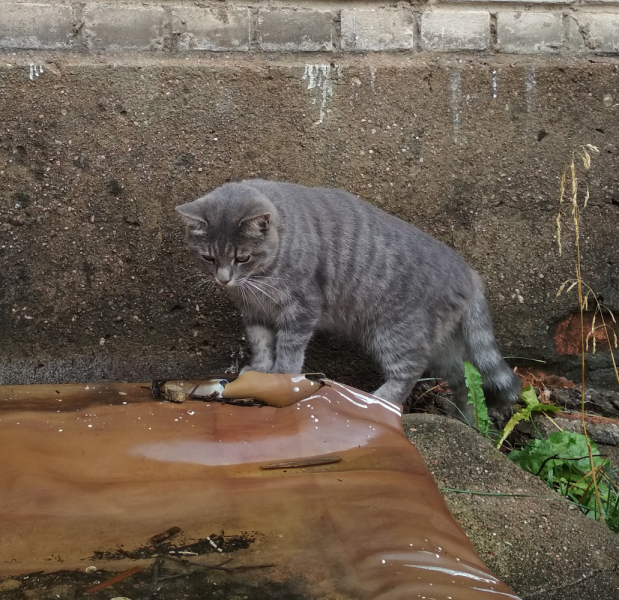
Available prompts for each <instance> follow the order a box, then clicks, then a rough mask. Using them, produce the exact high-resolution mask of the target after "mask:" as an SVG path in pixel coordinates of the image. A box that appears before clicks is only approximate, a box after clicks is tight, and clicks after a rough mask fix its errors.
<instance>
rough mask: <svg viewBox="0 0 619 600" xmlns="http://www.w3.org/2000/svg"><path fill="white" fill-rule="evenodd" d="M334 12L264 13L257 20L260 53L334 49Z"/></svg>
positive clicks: (278, 11)
mask: <svg viewBox="0 0 619 600" xmlns="http://www.w3.org/2000/svg"><path fill="white" fill-rule="evenodd" d="M333 17H334V15H333V13H331V12H326V11H309V10H288V9H273V10H261V11H260V13H259V17H258V23H259V26H260V33H259V36H258V46H259V48H260V49H261V50H272V51H278V50H291V51H295V50H296V51H301V52H308V51H313V52H316V51H320V50H333V36H332V33H331V26H332V23H333Z"/></svg>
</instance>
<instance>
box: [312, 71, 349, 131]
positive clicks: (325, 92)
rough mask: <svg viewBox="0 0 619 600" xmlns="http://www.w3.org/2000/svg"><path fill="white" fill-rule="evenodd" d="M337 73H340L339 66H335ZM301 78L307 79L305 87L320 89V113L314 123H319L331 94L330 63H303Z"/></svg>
mask: <svg viewBox="0 0 619 600" xmlns="http://www.w3.org/2000/svg"><path fill="white" fill-rule="evenodd" d="M337 75H338V76H340V75H341V68H340V67H338V68H337ZM302 79H303V80H307V89H308V90H313V89H318V90H321V91H322V93H321V95H320V113H319V118H318V121H316V122H315V123H314V125H320V124H321V123H322V122H323V121H324V119H325V113H326V107H327V101H328V100H329V99H330V98H331V96H333V82H332V81H331V65H305V70H304V72H303V77H302Z"/></svg>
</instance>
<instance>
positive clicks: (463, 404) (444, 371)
mask: <svg viewBox="0 0 619 600" xmlns="http://www.w3.org/2000/svg"><path fill="white" fill-rule="evenodd" d="M465 360H466V346H465V343H464V337H463V336H462V332H461V330H460V328H459V327H458V328H456V329H455V330H454V331H453V332H452V334H451V335H449V336H448V337H447V338H446V339H445V340H444V341H443V342H442V343H440V344H439V345H438V346H437V347H436V348H435V349H434V352H433V353H432V357H431V359H430V364H429V366H428V371H429V372H430V374H431V375H433V376H434V377H440V378H441V379H444V380H445V381H446V382H447V384H448V385H449V389H450V390H451V392H452V394H453V397H454V407H453V411H452V414H453V416H455V417H456V418H458V419H460V420H461V421H464V422H465V423H468V424H469V425H473V424H474V422H475V418H474V409H473V406H472V405H471V404H469V403H468V399H469V396H468V389H467V387H466V382H465V379H464V361H465Z"/></svg>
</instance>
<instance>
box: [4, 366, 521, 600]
mask: <svg viewBox="0 0 619 600" xmlns="http://www.w3.org/2000/svg"><path fill="white" fill-rule="evenodd" d="M240 379H241V378H239V380H237V381H239V382H240ZM241 383H242V382H241ZM263 383H264V382H263ZM278 385H279V384H278ZM296 387H298V386H296V385H295V388H296ZM244 393H246V392H244ZM294 393H295V394H297V393H298V392H296V391H295V392H294ZM299 393H300V392H299ZM267 395H268V394H267ZM301 395H303V396H304V397H302V398H299V397H295V398H294V400H296V402H295V403H294V404H290V405H288V406H284V407H282V408H275V407H271V406H236V405H229V404H221V403H216V402H202V401H194V400H186V401H185V402H183V403H181V404H174V403H167V402H162V401H160V400H155V399H153V398H152V395H151V390H150V385H149V384H94V385H93V384H89V385H70V386H53V385H49V386H13V387H11V386H6V387H0V456H2V461H0V479H1V481H2V482H3V485H2V487H1V488H0V542H1V543H0V577H2V576H4V577H7V578H9V579H6V580H5V581H4V582H0V590H5V591H3V592H2V598H3V599H4V598H7V599H8V600H21V599H22V598H33V599H35V600H36V598H38V597H40V598H48V597H59V598H61V599H64V598H75V597H79V596H80V595H81V594H85V597H91V598H94V599H95V600H98V599H99V598H101V599H104V598H105V599H106V600H107V599H109V598H112V597H128V598H131V599H132V600H135V599H137V598H152V599H153V600H154V599H157V598H159V599H164V600H165V599H168V598H169V599H170V600H172V599H174V600H176V599H180V598H185V597H186V598H200V599H205V598H223V599H226V600H228V599H229V600H232V599H233V598H234V599H237V600H240V599H243V598H245V597H247V598H248V599H249V598H251V599H252V600H256V599H257V598H280V597H281V598H287V599H289V600H290V599H296V598H299V599H302V598H303V599H311V598H329V599H330V600H337V599H340V598H341V599H347V598H368V599H373V600H379V599H380V600H398V599H404V598H406V599H407V600H409V599H415V598H423V597H426V598H434V599H435V600H448V599H450V598H457V599H458V600H469V599H478V598H495V599H500V598H502V599H505V598H516V596H515V595H513V592H511V590H510V589H509V588H508V587H507V586H505V585H504V584H503V583H501V582H500V581H498V580H497V579H496V578H495V577H494V576H493V575H492V574H491V573H489V571H488V570H487V569H486V567H485V566H484V564H483V562H482V561H481V559H480V558H479V556H478V555H477V554H476V552H475V550H474V549H473V547H472V545H471V544H470V542H469V541H468V539H467V538H466V536H465V535H464V533H463V532H462V530H461V529H460V527H459V526H458V525H457V523H456V522H455V520H454V519H453V517H452V516H451V514H450V513H449V511H448V510H447V508H446V505H445V503H444V501H443V499H442V497H441V495H440V493H439V491H438V489H437V487H436V485H435V483H434V481H433V479H432V477H431V475H430V473H429V471H428V470H427V468H426V466H425V465H424V463H423V461H422V459H421V457H420V455H419V454H418V453H417V451H416V450H415V448H414V447H413V446H412V445H411V444H410V443H409V442H408V440H407V439H406V438H405V436H404V434H403V432H402V425H401V417H400V408H399V407H396V406H394V405H392V404H390V403H388V402H385V401H382V400H380V399H378V398H376V397H374V396H371V395H368V394H364V393H362V392H359V391H357V390H353V389H352V388H349V387H346V386H342V385H340V384H337V383H334V382H326V384H325V385H315V386H314V385H312V386H308V391H307V393H305V394H301ZM284 404H285V402H284ZM170 528H178V529H179V530H180V531H177V532H176V535H174V536H173V537H171V538H170V539H166V540H165V541H161V542H160V543H158V544H153V543H152V542H151V541H150V540H151V538H153V536H156V535H157V534H160V533H161V532H164V531H166V530H168V529H170ZM174 531H176V529H174ZM209 540H210V541H211V542H212V543H211V542H209ZM232 540H235V542H234V543H233V542H232ZM241 540H244V541H243V542H241ZM153 549H154V550H153ZM171 552H172V553H171ZM182 553H185V554H182ZM164 557H166V558H164ZM228 558H231V559H232V560H230V561H227V562H226V563H225V564H222V561H224V560H227V559H228ZM194 563H197V564H194ZM218 564H219V565H220V568H213V567H216V565H218ZM87 567H95V568H96V571H93V572H91V573H86V571H85V570H86V568H87ZM137 567H139V568H140V569H141V570H140V571H138V572H136V573H134V574H132V575H131V576H130V577H127V578H125V579H123V580H122V581H121V582H118V583H114V584H113V585H111V586H109V587H107V588H105V589H104V590H101V591H97V592H93V593H91V594H88V593H86V591H85V590H87V589H89V588H88V586H94V585H97V584H95V583H94V582H95V581H98V582H99V583H101V582H105V581H106V580H107V579H109V577H111V576H112V575H113V574H114V573H118V572H120V571H124V570H126V569H130V568H137ZM74 570H77V573H75V572H73V571H74ZM91 571H92V569H91ZM36 572H39V573H38V574H36V575H33V573H36ZM25 574H30V575H29V578H28V579H24V578H23V576H24V575H25ZM7 582H8V583H7ZM3 586H4V587H3ZM11 586H13V587H12V588H11ZM54 587H55V588H56V592H59V593H56V592H54V591H53V588H54ZM9 588H11V589H9ZM37 590H38V591H37ZM50 590H51V591H50ZM125 592H126V593H125ZM9 594H10V595H9ZM37 594H38V596H37Z"/></svg>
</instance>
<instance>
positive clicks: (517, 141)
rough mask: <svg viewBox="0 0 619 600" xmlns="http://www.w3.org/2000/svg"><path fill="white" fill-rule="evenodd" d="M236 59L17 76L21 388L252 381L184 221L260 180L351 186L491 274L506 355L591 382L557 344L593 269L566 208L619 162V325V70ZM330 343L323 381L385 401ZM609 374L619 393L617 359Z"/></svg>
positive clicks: (34, 57)
mask: <svg viewBox="0 0 619 600" xmlns="http://www.w3.org/2000/svg"><path fill="white" fill-rule="evenodd" d="M233 56H234V55H230V54H226V53H223V54H218V55H217V56H208V57H205V56H199V55H197V54H195V55H192V58H191V60H190V61H188V60H185V58H184V57H179V58H173V57H169V58H164V57H163V56H162V55H161V54H158V55H153V54H144V53H142V54H137V53H136V54H123V55H114V56H102V57H94V56H91V57H84V56H82V55H73V54H67V53H50V54H45V53H40V52H37V53H27V52H24V53H20V52H17V53H16V54H13V53H12V52H7V53H5V54H3V55H2V56H1V57H0V122H1V123H2V129H1V131H0V257H1V261H2V262H1V265H2V266H1V267H0V275H1V278H0V336H1V337H0V339H1V340H2V344H1V345H0V361H1V364H2V370H1V371H0V382H2V383H9V382H14V383H18V382H20V383H26V382H35V381H75V380H83V381H84V380H93V379H104V378H108V379H132V380H144V379H148V378H149V377H150V376H151V375H156V376H159V377H167V376H172V375H174V376H175V377H185V376H189V375H199V374H204V373H206V372H213V371H215V372H219V371H222V370H224V369H226V368H232V367H234V366H235V365H236V364H238V362H242V361H243V358H242V356H241V347H242V337H241V336H242V331H241V328H240V316H239V315H238V314H236V313H235V312H234V310H233V307H232V305H231V304H230V303H229V302H228V301H227V299H226V298H225V297H224V296H223V295H222V294H219V293H214V294H209V293H207V292H206V290H204V289H202V288H200V287H199V286H198V287H197V286H196V284H197V283H198V282H199V279H198V277H197V270H196V268H195V267H194V266H193V265H192V264H191V262H190V260H189V257H188V255H187V254H186V252H185V250H184V248H183V240H182V235H183V234H182V226H181V223H180V222H179V221H178V220H177V219H176V217H175V214H174V210H173V209H174V206H175V205H177V204H179V203H181V202H185V201H188V200H191V199H193V198H196V197H198V196H199V195H201V194H203V193H204V192H206V191H207V190H210V189H212V188H214V187H216V186H218V185H220V184H222V183H224V182H225V181H228V180H230V179H241V178H247V177H265V178H273V179H284V180H289V181H296V182H299V183H303V184H307V185H329V186H336V187H341V188H344V189H348V190H350V191H352V192H355V193H358V194H359V195H361V196H362V197H364V198H366V199H367V200H369V201H370V202H373V203H374V204H376V205H378V206H381V207H382V208H384V209H385V210H387V211H389V212H392V213H394V214H396V215H398V216H400V217H401V218H403V219H406V220H409V221H411V222H414V223H416V224H417V225H418V226H420V227H421V228H423V229H425V230H427V231H428V232H430V233H432V234H433V235H435V236H437V237H438V238H440V239H441V240H443V241H445V242H446V243H448V244H450V245H451V246H453V247H454V248H455V249H456V250H458V251H459V252H461V253H462V254H463V255H464V256H465V258H466V259H467V260H468V261H469V262H470V263H471V264H472V265H473V266H474V267H475V268H477V269H478V270H479V272H480V273H481V274H482V276H483V277H484V279H485V280H486V282H487V287H488V296H489V300H490V304H491V308H492V312H493V315H494V319H495V323H496V328H497V332H498V336H499V340H500V342H501V345H502V349H503V352H504V354H505V355H510V356H512V355H515V356H525V357H532V358H544V359H549V360H551V361H552V360H557V361H559V360H560V361H563V363H564V364H565V360H568V361H572V362H573V363H574V364H576V361H577V359H576V358H575V357H563V356H557V355H556V353H555V341H554V340H553V335H554V332H555V324H556V323H559V322H561V321H562V320H563V319H565V317H566V316H568V315H569V314H570V313H571V312H573V311H574V310H575V308H576V300H575V296H574V293H573V292H572V293H570V294H563V295H562V296H561V297H560V298H558V299H556V298H555V296H556V291H557V289H558V288H559V286H560V285H561V283H562V282H563V281H565V280H566V279H568V278H569V277H571V276H572V273H573V271H574V262H573V259H574V256H573V251H572V246H571V244H570V242H568V237H567V236H568V233H569V231H570V225H569V222H568V221H567V220H566V221H565V223H564V256H563V257H562V258H559V257H558V255H557V248H556V241H555V239H554V236H555V218H556V214H557V190H558V183H559V178H560V174H561V172H562V169H563V168H564V166H565V164H566V163H567V162H568V161H569V159H570V157H571V152H572V149H573V148H574V147H575V146H577V145H578V144H584V143H592V144H595V145H597V146H598V147H599V148H600V152H601V153H600V155H599V156H596V157H594V159H593V169H592V171H591V173H590V174H589V175H588V176H587V177H586V181H587V183H588V185H589V188H590V190H591V199H590V201H589V207H588V208H587V210H586V212H585V213H584V221H583V225H582V233H583V236H584V237H583V240H584V246H583V251H584V262H583V272H584V275H585V277H586V279H587V280H588V282H589V283H590V284H591V285H592V286H593V287H594V288H595V289H596V290H597V291H598V293H600V294H602V295H603V297H604V299H605V302H606V304H608V305H609V306H610V307H612V308H615V309H616V308H619V249H618V248H617V244H616V240H617V223H618V221H619V179H618V177H619V175H618V174H619V147H618V145H617V144H618V142H617V140H619V121H618V119H617V111H618V110H619V106H618V104H619V63H617V61H616V60H614V59H611V58H599V59H597V61H596V62H591V61H589V60H587V59H584V60H582V61H581V60H565V59H562V60H559V59H557V60H553V59H546V60H544V61H542V60H530V59H527V60H524V59H516V58H513V59H509V60H507V59H505V58H483V59H480V58H476V57H471V56H469V57H466V56H463V55H458V56H457V57H454V58H449V57H446V58H441V59H437V58H435V57H430V56H426V55H408V54H403V53H394V54H393V55H382V56H378V55H369V56H360V55H356V54H347V55H345V56H339V55H336V54H334V53H329V54H325V55H316V58H315V61H316V62H315V64H312V65H307V64H306V63H307V61H306V58H305V57H295V56H279V57H274V56H272V55H267V56H264V57H258V56H255V55H251V54H244V55H236V56H237V57H239V58H238V60H237V59H234V58H233ZM241 57H242V60H241ZM331 64H332V65H333V66H331ZM33 65H34V66H33ZM40 65H42V66H43V70H42V72H41V69H40ZM37 75H38V76H37ZM326 341H327V343H326V344H323V348H322V349H321V350H317V349H316V348H314V350H313V351H312V352H311V353H310V356H309V359H308V363H307V367H308V368H310V369H323V370H326V371H327V372H328V373H329V374H330V375H332V376H334V377H337V378H338V379H341V380H343V381H345V382H348V383H353V384H357V385H360V386H364V387H366V388H370V387H371V386H373V385H375V384H376V383H377V377H376V373H375V371H371V370H370V369H369V367H368V362H367V361H366V360H365V359H364V358H363V357H362V356H360V355H351V354H350V353H349V350H348V349H347V346H345V345H341V344H340V342H339V341H338V342H337V345H335V344H336V342H331V341H330V340H326ZM332 348H333V349H332ZM570 364H571V363H570ZM592 364H593V365H595V366H596V367H597V368H599V369H600V370H599V371H598V374H599V375H597V376H599V377H601V378H604V377H605V376H606V375H609V374H610V371H609V370H608V366H609V363H608V355H607V354H604V353H603V352H601V353H599V354H597V355H596V360H595V361H593V362H592ZM546 370H547V369H546ZM605 374H606V375H605ZM609 381H610V380H609Z"/></svg>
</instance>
